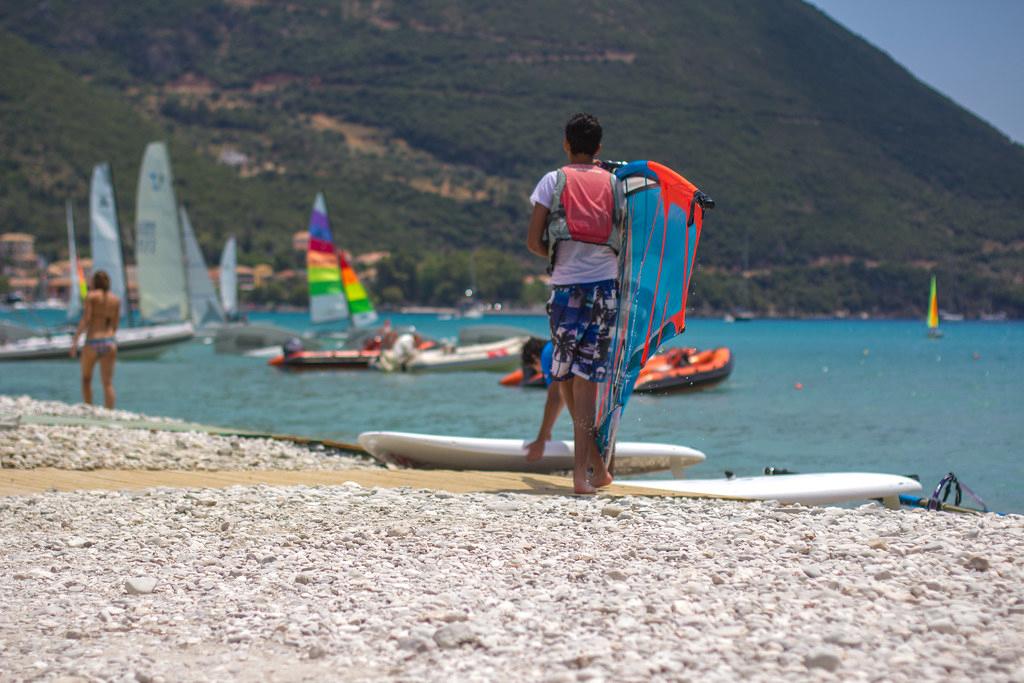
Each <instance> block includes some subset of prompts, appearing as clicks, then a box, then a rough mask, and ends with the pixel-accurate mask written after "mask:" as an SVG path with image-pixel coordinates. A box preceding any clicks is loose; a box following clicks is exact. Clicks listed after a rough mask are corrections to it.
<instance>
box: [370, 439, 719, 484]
mask: <svg viewBox="0 0 1024 683" xmlns="http://www.w3.org/2000/svg"><path fill="white" fill-rule="evenodd" d="M528 443H529V442H528V441H525V440H523V439H483V438H471V437H461V436H439V435H436V434H413V433H409V432H363V433H362V434H360V435H359V445H361V446H362V447H363V448H365V449H366V450H367V451H368V452H369V453H370V454H371V455H372V456H373V457H375V458H376V459H378V460H380V461H381V462H383V463H385V464H388V465H393V466H398V467H422V468H427V469H453V470H485V471H492V472H494V471H497V472H536V473H547V472H560V471H564V470H570V469H572V461H573V452H574V451H573V442H572V441H548V442H547V444H546V445H545V447H544V457H542V458H541V459H540V460H538V461H536V462H527V460H526V446H527V444H528ZM704 457H705V456H704V454H703V453H701V452H700V451H698V450H695V449H693V448H687V447H686V446H673V445H670V444H657V443H630V442H622V443H618V444H616V446H615V471H616V472H617V473H619V474H643V473H645V472H657V471H661V470H672V472H673V473H674V474H675V476H680V475H681V474H682V471H683V468H685V467H689V466H691V465H696V464H697V463H701V462H704Z"/></svg>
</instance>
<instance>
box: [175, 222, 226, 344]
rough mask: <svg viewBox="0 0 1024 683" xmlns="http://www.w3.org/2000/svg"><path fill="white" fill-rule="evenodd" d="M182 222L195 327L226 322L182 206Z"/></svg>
mask: <svg viewBox="0 0 1024 683" xmlns="http://www.w3.org/2000/svg"><path fill="white" fill-rule="evenodd" d="M178 215H179V220H180V222H181V233H182V236H183V238H184V240H185V265H186V275H187V282H188V296H189V311H190V313H191V314H192V324H193V325H194V326H195V327H200V326H202V325H207V324H209V323H222V322H224V309H223V308H221V305H220V299H218V298H217V292H215V291H214V289H213V281H212V280H211V279H210V272H209V271H208V270H207V269H206V262H205V261H204V260H203V252H202V251H201V250H200V249H199V242H198V241H197V240H196V233H195V231H194V230H193V229H192V221H191V220H189V217H188V212H187V211H186V210H185V206H184V205H182V206H181V207H179V210H178Z"/></svg>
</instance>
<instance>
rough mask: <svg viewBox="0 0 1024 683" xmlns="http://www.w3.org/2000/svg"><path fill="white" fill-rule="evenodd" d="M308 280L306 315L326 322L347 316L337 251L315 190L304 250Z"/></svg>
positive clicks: (324, 206) (320, 194) (321, 199)
mask: <svg viewBox="0 0 1024 683" xmlns="http://www.w3.org/2000/svg"><path fill="white" fill-rule="evenodd" d="M306 278H307V279H308V281H309V317H310V319H311V320H312V321H313V323H327V322H333V321H335V320H344V319H345V318H347V317H348V302H347V301H346V299H345V293H344V292H343V291H342V287H341V268H340V267H339V262H338V252H337V251H336V250H335V248H334V238H333V237H332V236H331V224H330V222H329V221H328V220H327V202H326V201H324V193H323V192H318V193H317V195H316V200H314V202H313V213H312V214H311V215H310V217H309V248H308V250H307V251H306Z"/></svg>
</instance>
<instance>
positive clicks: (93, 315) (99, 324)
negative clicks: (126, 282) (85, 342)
mask: <svg viewBox="0 0 1024 683" xmlns="http://www.w3.org/2000/svg"><path fill="white" fill-rule="evenodd" d="M120 316H121V299H120V298H118V296H117V295H116V294H111V293H110V292H105V291H103V290H100V291H93V292H89V294H88V296H87V297H86V299H85V306H84V313H83V317H84V318H85V319H86V320H85V338H86V339H102V338H104V337H113V336H114V333H115V332H117V325H118V322H119V318H120Z"/></svg>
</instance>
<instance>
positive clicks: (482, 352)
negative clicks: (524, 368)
mask: <svg viewBox="0 0 1024 683" xmlns="http://www.w3.org/2000/svg"><path fill="white" fill-rule="evenodd" d="M527 339H529V337H510V338H509V339H504V340H502V341H498V342H491V343H489V344H470V345H468V346H441V347H438V348H432V349H426V350H422V349H411V350H409V351H408V352H406V351H404V350H403V349H402V348H401V347H400V345H399V344H397V343H396V345H395V347H393V348H391V349H387V350H384V351H382V352H381V354H380V357H379V358H378V359H377V360H376V362H375V363H374V367H376V368H377V369H379V370H383V371H385V372H459V371H470V370H486V371H492V372H501V371H506V370H509V369H511V368H514V367H515V366H516V365H518V364H519V361H520V354H521V353H522V350H523V344H525V343H526V340H527Z"/></svg>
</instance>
